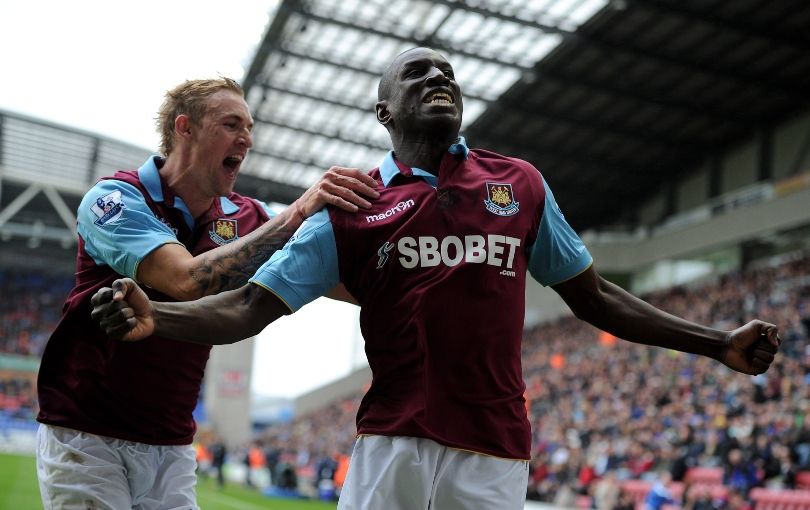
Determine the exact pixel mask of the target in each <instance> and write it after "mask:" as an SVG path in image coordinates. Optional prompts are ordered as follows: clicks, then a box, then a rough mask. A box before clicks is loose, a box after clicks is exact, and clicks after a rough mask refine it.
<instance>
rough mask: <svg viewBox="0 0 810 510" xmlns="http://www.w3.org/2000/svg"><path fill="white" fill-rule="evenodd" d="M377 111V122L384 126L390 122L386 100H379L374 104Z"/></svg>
mask: <svg viewBox="0 0 810 510" xmlns="http://www.w3.org/2000/svg"><path fill="white" fill-rule="evenodd" d="M374 109H375V110H376V111H377V122H379V123H380V124H382V125H383V126H385V125H386V124H388V123H389V122H391V112H389V111H388V101H384V100H383V101H380V102H379V103H377V104H376V105H375V106H374Z"/></svg>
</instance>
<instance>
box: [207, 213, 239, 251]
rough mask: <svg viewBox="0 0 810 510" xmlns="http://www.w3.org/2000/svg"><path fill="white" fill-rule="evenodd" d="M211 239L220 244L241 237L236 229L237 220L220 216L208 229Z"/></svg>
mask: <svg viewBox="0 0 810 510" xmlns="http://www.w3.org/2000/svg"><path fill="white" fill-rule="evenodd" d="M208 235H209V236H210V237H211V240H212V241H214V242H215V243H217V244H218V245H220V246H221V245H223V244H228V243H231V242H233V241H236V240H237V239H239V234H238V233H237V231H236V220H226V219H224V218H220V219H218V220H216V221H215V222H214V224H213V225H212V226H211V230H210V231H208Z"/></svg>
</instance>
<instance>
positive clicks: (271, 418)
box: [0, 0, 810, 510]
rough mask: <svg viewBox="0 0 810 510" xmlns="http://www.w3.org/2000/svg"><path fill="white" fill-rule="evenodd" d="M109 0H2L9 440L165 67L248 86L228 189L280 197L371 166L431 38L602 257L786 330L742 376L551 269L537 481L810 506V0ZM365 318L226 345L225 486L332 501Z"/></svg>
mask: <svg viewBox="0 0 810 510" xmlns="http://www.w3.org/2000/svg"><path fill="white" fill-rule="evenodd" d="M115 4H116V3H110V2H91V1H87V2H74V3H64V2H47V1H29V2H26V3H25V4H24V5H23V4H22V3H12V2H6V3H3V4H0V47H2V51H0V296H2V298H0V451H8V452H15V453H22V454H27V455H30V454H32V453H33V447H34V436H33V434H34V431H35V430H36V424H35V422H34V420H33V418H34V416H35V415H36V412H37V404H36V390H35V384H36V373H37V368H38V363H39V356H40V355H41V353H42V349H43V348H44V345H45V343H46V342H47V339H48V336H49V334H50V331H51V330H52V329H53V327H54V326H55V324H56V321H57V320H58V318H59V315H60V309H61V303H62V300H63V298H64V296H65V295H66V294H67V292H68V290H69V289H70V287H71V285H72V279H73V269H74V257H75V253H76V232H75V218H76V208H77V206H78V204H79V201H80V199H81V197H82V195H83V194H84V192H85V191H86V190H87V189H89V188H90V187H91V186H92V185H93V183H95V181H96V180H97V179H98V178H99V177H101V176H104V175H109V174H111V173H112V172H114V171H115V170H116V169H129V168H136V167H138V166H139V165H140V164H141V163H142V162H143V161H144V160H145V159H146V158H147V157H148V155H149V154H151V153H153V152H154V151H156V150H157V145H158V137H157V134H156V133H155V131H154V117H155V112H156V111H157V108H158V106H159V105H160V103H161V101H162V99H163V92H165V90H167V89H169V88H171V87H173V86H174V85H176V84H177V83H179V82H181V81H182V80H184V79H191V78H201V77H213V76H217V75H225V76H229V77H233V78H235V79H237V80H238V81H240V83H242V84H243V86H244V88H245V90H246V96H247V101H248V104H249V105H250V108H251V113H252V115H253V117H254V119H255V121H256V127H255V129H254V142H255V143H254V148H253V150H252V151H251V153H250V156H249V157H248V159H247V160H246V163H245V164H244V165H243V166H242V170H241V175H240V177H239V180H238V183H237V190H238V191H239V192H241V193H244V194H248V195H252V196H257V197H259V198H261V199H263V200H265V201H267V202H268V203H272V204H274V206H275V207H278V208H283V207H284V206H285V205H286V204H289V203H290V202H291V201H292V200H293V199H295V198H296V197H297V196H299V195H300V194H301V193H302V192H303V190H304V189H306V187H308V186H309V185H310V184H311V183H312V182H314V181H315V180H316V179H317V178H318V177H319V176H320V175H321V174H322V172H323V171H325V170H326V169H327V168H329V167H330V166H332V165H336V164H338V165H342V166H355V167H360V168H364V169H371V168H374V167H375V166H377V165H378V164H379V162H380V161H381V159H382V157H383V156H384V155H385V153H386V151H388V150H389V149H390V142H389V140H388V135H387V133H386V131H385V129H384V128H382V127H381V126H379V125H378V124H377V122H376V119H375V117H374V115H373V107H374V103H375V102H376V88H377V80H378V78H379V76H380V74H381V73H382V72H383V70H384V69H385V67H386V66H387V65H388V63H389V62H390V61H391V60H392V58H393V57H394V56H395V55H397V54H398V53H400V52H401V51H403V50H406V49H408V48H411V47H414V46H430V47H433V48H435V49H436V50H438V51H440V52H442V53H443V54H444V55H445V56H446V57H447V58H448V60H449V61H450V62H451V63H452V64H453V66H454V68H455V71H456V77H457V80H458V81H459V83H460V85H461V87H462V91H463V96H464V123H463V126H462V134H463V135H464V136H466V138H467V141H468V144H469V145H470V146H471V147H480V148H486V149H489V150H493V151H496V152H500V153H502V154H508V155H511V156H515V157H520V158H523V159H525V160H527V161H529V162H531V163H532V164H534V165H535V166H536V167H537V168H538V169H539V170H540V171H541V172H542V174H543V176H544V177H545V179H546V180H547V181H548V183H549V185H550V186H551V188H552V189H553V190H554V193H555V197H556V199H557V201H558V203H559V204H560V206H561V208H562V209H563V211H564V213H565V215H566V218H567V219H568V221H569V223H570V224H571V225H572V226H573V227H574V228H575V229H576V230H577V231H578V232H579V233H580V235H581V236H582V238H583V239H584V241H585V242H586V244H587V245H588V247H589V249H590V250H591V252H592V253H593V255H594V259H595V265H596V267H597V268H598V269H599V271H600V272H601V273H602V274H603V275H605V276H606V277H608V278H609V279H610V280H612V281H613V282H615V283H617V284H619V285H621V286H623V287H625V288H627V289H629V290H631V291H632V292H634V293H637V294H639V295H642V296H643V297H644V298H645V299H647V300H649V301H651V302H653V303H655V304H656V305H657V306H659V307H661V308H663V309H665V310H667V311H670V312H672V313H675V314H677V315H680V316H685V317H687V318H689V319H691V320H695V321H698V322H701V323H705V324H710V325H713V326H715V327H719V328H726V329H730V328H733V327H736V326H737V325H740V324H742V323H743V322H745V321H747V320H750V319H751V318H753V317H758V318H762V319H765V320H768V321H770V322H775V323H776V324H778V325H779V326H780V328H781V329H782V338H783V340H784V341H783V348H782V352H781V354H780V355H779V356H778V358H777V361H776V363H775V364H774V366H773V367H772V369H771V370H770V371H769V372H768V373H767V374H765V375H762V376H759V377H748V376H743V375H738V374H732V373H731V372H730V371H729V370H727V369H725V368H724V367H722V366H720V365H718V364H717V363H714V362H709V361H707V360H705V359H699V358H695V357H692V356H687V355H683V354H679V353H675V352H668V351H664V350H656V349H650V348H646V347H642V346H636V345H632V344H629V343H627V342H624V341H622V340H617V339H616V338H614V337H611V336H610V335H607V334H605V333H602V332H599V331H597V330H595V329H593V328H591V327H590V326H587V325H583V324H580V323H579V322H578V321H576V320H575V319H572V318H571V317H570V312H569V311H568V310H567V308H565V305H564V304H563V303H562V302H561V301H560V300H559V298H557V296H556V294H554V293H553V292H551V291H550V290H549V289H544V288H542V287H540V286H539V285H537V284H535V283H534V282H532V283H531V284H530V287H529V289H528V291H527V297H528V300H527V315H526V316H527V322H526V331H525V338H524V357H523V362H524V376H525V380H526V384H527V390H526V398H527V410H528V413H529V416H530V419H531V421H532V424H533V429H534V441H533V455H534V458H533V460H532V475H531V480H530V483H529V487H528V488H527V490H528V495H529V498H530V500H532V501H536V502H539V503H543V504H553V505H555V506H558V507H567V508H574V507H576V508H599V509H609V508H625V509H626V508H628V507H629V508H632V507H639V508H641V507H642V506H644V505H645V500H646V501H647V504H649V505H652V509H651V510H660V508H661V507H662V506H670V507H673V508H674V507H683V508H687V509H692V508H694V507H703V508H704V510H705V508H729V509H738V508H754V507H755V508H756V510H787V507H780V506H779V505H785V504H788V503H786V501H790V502H791V503H790V504H793V505H798V506H793V507H790V510H800V509H802V508H810V493H805V492H802V490H807V489H810V423H808V418H810V400H808V397H810V390H808V389H807V388H808V382H810V345H809V344H808V330H809V329H810V94H808V91H810V30H809V29H810V4H808V3H807V2H806V1H805V0H733V1H732V0H610V1H608V0H529V1H510V0H466V1H461V0H442V1H418V0H385V1H383V0H366V1H360V0H356V1H355V0H344V1H338V0H310V1H306V0H281V1H272V0H261V1H259V0H250V1H246V2H232V3H231V4H229V5H222V4H220V3H213V2H205V1H203V2H193V3H192V2H172V3H165V2H164V3H157V2H150V1H144V2H139V3H138V4H137V5H135V4H133V5H115ZM480 291H481V292H486V289H485V288H482V289H480ZM469 298H470V299H474V296H469ZM322 301H323V302H322ZM357 316H358V310H357V309H356V308H355V307H353V306H351V305H346V304H337V303H333V302H327V301H326V300H323V299H322V300H318V301H316V302H315V303H312V304H311V305H308V306H307V307H305V308H304V309H303V310H302V311H301V312H300V313H297V314H295V315H294V316H292V317H289V318H285V319H283V320H282V321H280V322H279V323H277V324H274V325H272V326H271V327H269V328H268V329H267V330H265V331H264V332H263V333H262V334H261V335H259V336H258V337H257V338H255V339H252V340H249V341H245V342H241V343H239V344H236V345H233V346H228V347H217V348H215V349H214V351H213V355H212V358H211V361H210V362H209V366H208V370H207V372H206V379H205V385H204V391H203V394H202V395H200V402H199V405H198V408H197V411H196V412H195V416H196V417H197V420H198V423H199V430H200V434H199V438H198V445H199V448H200V460H201V474H202V475H203V476H207V475H208V474H210V473H214V472H215V471H216V469H213V468H211V465H212V463H213V462H212V457H213V456H214V453H217V452H220V453H221V452H224V456H223V459H224V466H225V467H224V468H223V472H224V473H225V474H226V475H227V477H226V478H227V480H228V482H229V483H234V484H238V485H245V486H248V487H249V488H250V490H254V491H256V492H257V493H267V494H271V495H276V496H286V497H291V498H301V497H303V498H310V499H324V500H327V501H331V500H333V498H334V497H335V495H336V494H337V492H339V487H340V483H341V482H342V476H345V464H346V462H347V459H346V456H347V455H348V454H349V453H350V451H351V445H352V442H353V439H354V434H355V428H354V413H355V411H356V409H357V405H358V404H359V399H360V398H361V397H362V394H363V392H364V389H365V388H366V387H367V384H368V382H369V381H370V371H369V370H368V367H367V365H366V362H365V356H364V353H363V340H362V337H361V335H360V333H359V331H358V327H357ZM216 464H217V465H219V462H217V463H216ZM212 476H213V475H212ZM656 491H657V492H656ZM0 492H2V491H0ZM656 495H658V496H660V497H652V496H656ZM648 496H649V497H648ZM786 498H787V499H786ZM791 498H792V499H791ZM530 504H531V503H530Z"/></svg>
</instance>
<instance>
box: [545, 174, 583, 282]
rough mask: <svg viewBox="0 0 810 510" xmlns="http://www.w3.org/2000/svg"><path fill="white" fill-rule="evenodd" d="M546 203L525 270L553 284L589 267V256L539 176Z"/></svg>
mask: <svg viewBox="0 0 810 510" xmlns="http://www.w3.org/2000/svg"><path fill="white" fill-rule="evenodd" d="M543 187H544V188H545V190H546V203H545V207H544V208H543V218H542V220H541V221H540V229H539V230H538V232H537V240H536V241H535V242H534V245H533V246H532V247H531V248H530V250H529V273H531V275H532V277H533V278H534V279H535V280H537V281H538V282H540V283H541V284H542V285H544V286H548V285H556V284H558V283H561V282H564V281H565V280H568V279H570V278H573V277H574V276H576V275H578V274H580V273H581V272H583V271H585V270H586V269H588V267H590V265H591V264H592V263H593V258H592V257H591V254H590V253H589V252H588V249H587V248H586V247H585V243H583V242H582V239H580V238H579V236H578V235H577V233H576V232H574V229H572V228H571V226H570V225H569V224H568V222H567V221H565V217H563V213H562V211H561V210H560V207H559V206H558V205H557V201H556V200H554V195H553V194H552V193H551V189H550V188H549V187H548V184H547V183H546V180H545V179H543Z"/></svg>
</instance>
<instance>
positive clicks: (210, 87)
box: [155, 77, 245, 156]
mask: <svg viewBox="0 0 810 510" xmlns="http://www.w3.org/2000/svg"><path fill="white" fill-rule="evenodd" d="M220 90H232V91H234V92H236V93H237V94H239V95H240V96H242V97H244V96H245V92H244V90H242V87H241V85H239V84H238V83H236V81H234V80H232V79H230V78H224V77H222V78H215V79H206V80H186V81H184V82H183V83H181V84H180V85H178V86H176V87H175V88H173V89H171V90H169V91H167V92H166V97H165V99H164V100H163V104H162V105H160V109H159V110H158V115H157V118H156V119H155V123H156V124H157V131H158V133H160V152H161V153H163V155H164V156H168V155H169V154H170V153H171V152H172V149H174V121H175V119H176V118H177V116H178V115H188V117H189V119H191V122H192V124H196V125H199V124H200V122H201V121H202V119H203V118H204V117H205V115H206V113H208V98H210V97H211V96H212V95H214V94H216V93H217V92H219V91H220Z"/></svg>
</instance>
